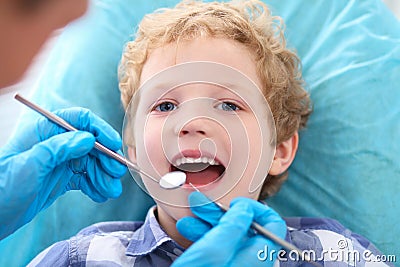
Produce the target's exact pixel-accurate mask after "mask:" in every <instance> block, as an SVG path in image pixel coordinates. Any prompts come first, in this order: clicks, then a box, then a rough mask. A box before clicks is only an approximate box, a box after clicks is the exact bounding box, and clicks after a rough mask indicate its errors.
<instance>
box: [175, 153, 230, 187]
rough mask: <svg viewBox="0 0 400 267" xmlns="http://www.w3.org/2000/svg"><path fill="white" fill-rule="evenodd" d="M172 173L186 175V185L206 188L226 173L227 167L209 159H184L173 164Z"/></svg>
mask: <svg viewBox="0 0 400 267" xmlns="http://www.w3.org/2000/svg"><path fill="white" fill-rule="evenodd" d="M170 171H181V172H184V173H185V174H186V184H189V183H191V184H192V185H194V186H204V185H207V184H210V183H213V182H215V181H217V180H218V179H219V178H220V177H221V176H222V175H223V174H224V172H225V167H224V166H223V165H222V164H221V163H220V162H219V161H217V160H215V159H211V158H208V157H198V158H191V157H182V158H178V159H177V160H175V162H174V164H171V167H170Z"/></svg>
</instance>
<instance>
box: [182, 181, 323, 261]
mask: <svg viewBox="0 0 400 267" xmlns="http://www.w3.org/2000/svg"><path fill="white" fill-rule="evenodd" d="M189 185H190V186H191V187H193V188H194V189H195V190H196V191H197V192H200V190H199V189H197V187H195V186H194V185H193V184H192V183H189ZM200 193H201V192H200ZM206 197H207V196H206ZM207 198H208V197H207ZM210 201H211V202H213V203H215V204H216V205H217V206H218V207H219V208H220V209H221V210H222V211H224V212H227V211H228V210H229V208H228V207H226V206H225V205H224V204H222V203H220V202H218V201H212V200H211V199H210ZM251 228H252V229H254V230H255V231H256V232H257V233H258V234H260V235H262V236H264V237H266V238H268V239H270V240H272V241H273V242H275V243H276V244H278V245H281V246H282V247H283V248H285V249H287V250H288V251H295V252H296V254H297V255H298V256H299V257H300V258H301V259H302V260H303V261H306V262H308V263H310V264H312V265H314V266H316V267H322V265H321V264H319V263H317V262H315V261H313V260H312V259H311V258H310V257H309V255H308V254H306V253H304V252H303V251H302V250H301V249H299V248H297V247H296V246H294V245H292V244H290V243H289V242H287V241H286V240H284V239H282V238H280V237H278V236H277V235H275V234H274V233H272V232H270V231H268V230H267V229H265V228H264V227H262V226H261V225H260V224H258V223H256V222H254V221H253V222H252V223H251Z"/></svg>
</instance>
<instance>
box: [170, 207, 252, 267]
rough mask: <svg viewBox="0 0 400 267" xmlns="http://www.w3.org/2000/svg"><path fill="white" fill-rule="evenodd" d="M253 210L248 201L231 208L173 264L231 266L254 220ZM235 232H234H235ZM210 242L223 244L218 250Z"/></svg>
mask: <svg viewBox="0 0 400 267" xmlns="http://www.w3.org/2000/svg"><path fill="white" fill-rule="evenodd" d="M253 215H254V214H253V212H252V210H251V208H249V206H248V204H247V203H238V204H237V205H235V206H233V207H232V208H231V209H229V210H228V211H227V212H226V213H225V214H224V215H223V216H222V218H221V220H220V221H219V223H218V224H217V225H216V226H214V227H213V228H212V229H211V230H210V231H208V232H207V233H206V234H205V235H204V236H203V237H202V238H200V239H199V240H198V241H197V242H195V243H194V244H193V245H191V246H190V248H189V249H188V250H186V251H185V253H183V254H182V255H181V256H180V257H179V258H178V259H177V260H176V261H175V262H174V265H173V266H196V264H197V263H198V262H201V263H202V264H203V266H229V265H228V264H229V262H230V261H231V259H232V258H234V256H235V255H236V254H237V252H238V251H239V250H240V247H241V244H242V242H243V239H244V238H245V237H247V231H248V230H249V228H250V225H251V222H252V221H253ZM233 233H234V234H233ZM210 244H223V246H220V247H219V249H218V250H216V249H213V248H211V249H210Z"/></svg>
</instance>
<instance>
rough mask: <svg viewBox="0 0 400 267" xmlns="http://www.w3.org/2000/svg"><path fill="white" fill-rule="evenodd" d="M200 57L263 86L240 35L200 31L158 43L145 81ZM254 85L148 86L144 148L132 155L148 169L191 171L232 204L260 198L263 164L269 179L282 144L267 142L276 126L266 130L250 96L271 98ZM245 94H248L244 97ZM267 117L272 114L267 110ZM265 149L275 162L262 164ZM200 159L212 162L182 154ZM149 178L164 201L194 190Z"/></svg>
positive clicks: (176, 212)
mask: <svg viewBox="0 0 400 267" xmlns="http://www.w3.org/2000/svg"><path fill="white" fill-rule="evenodd" d="M194 61H210V62H215V63H220V64H224V65H226V66H229V67H232V68H234V69H236V70H238V71H240V72H242V73H243V74H245V75H246V76H247V77H248V78H250V79H251V80H252V81H253V82H254V83H255V84H256V85H257V86H258V88H261V82H260V80H259V78H258V76H257V72H256V64H255V61H254V59H253V56H252V55H251V53H250V52H249V50H248V49H247V48H246V47H244V46H243V45H241V44H239V43H236V42H234V41H230V40H227V39H214V38H199V39H195V40H192V41H188V42H183V43H180V44H179V45H178V46H177V45H176V44H169V45H165V46H163V47H160V48H157V49H155V50H153V51H152V52H151V53H150V55H149V57H148V59H147V61H146V63H145V64H144V66H143V71H142V74H141V78H140V81H141V85H143V83H144V82H145V81H146V80H148V79H149V78H151V77H152V76H153V75H155V74H157V73H159V72H160V71H163V70H165V69H166V68H169V67H172V66H175V65H177V64H182V63H187V62H194ZM228 80H230V79H228ZM232 80H234V78H232ZM166 87H168V86H166ZM253 88H255V89H251V90H253V91H246V90H248V89H249V88H246V89H244V91H243V90H242V91H241V89H235V90H231V89H229V88H227V87H223V86H217V85H214V84H207V83H193V84H185V85H182V86H178V87H176V88H174V89H170V90H165V91H163V93H162V94H160V93H158V92H160V90H158V89H154V90H150V89H149V90H147V89H145V88H143V90H141V91H140V100H139V101H138V102H139V103H138V112H137V114H136V119H135V126H134V131H135V140H136V148H135V150H134V151H133V150H131V151H130V152H129V154H130V155H131V156H130V158H131V159H132V158H133V159H134V160H136V162H137V164H138V166H139V167H140V168H142V169H144V170H145V171H146V172H148V173H151V174H154V176H158V177H159V176H160V175H161V176H162V175H164V174H166V173H168V172H170V171H173V170H179V169H181V170H185V171H187V172H186V174H187V184H188V183H189V182H190V183H192V184H193V185H195V186H196V187H197V188H199V189H200V191H202V192H203V193H205V194H206V195H208V196H209V197H211V198H212V199H218V201H220V202H222V203H224V204H226V205H229V203H230V201H231V200H232V199H233V198H235V197H237V196H244V197H249V198H253V199H257V198H258V196H259V193H260V190H261V187H260V186H256V187H254V186H253V188H252V189H251V190H250V185H251V183H252V182H254V181H253V177H254V176H255V173H257V172H258V171H259V169H260V168H261V173H262V174H261V176H260V174H258V176H260V177H263V178H265V177H266V175H267V173H268V168H269V165H270V163H271V161H272V158H273V154H274V152H275V150H274V148H273V147H272V146H271V147H267V148H266V147H265V146H264V147H263V144H264V143H265V139H263V138H267V139H268V140H271V136H272V135H274V134H275V133H274V132H273V133H269V134H270V135H269V136H268V137H265V136H264V137H262V136H261V135H262V134H260V123H259V122H260V118H258V117H257V116H256V115H255V113H256V112H257V111H255V110H254V109H252V108H251V107H250V106H249V105H248V103H247V102H246V99H248V98H249V95H252V94H254V95H259V96H261V97H260V98H263V97H262V95H261V93H260V92H259V91H258V89H257V87H255V86H254V87H253ZM157 90H158V91H157ZM254 90H255V91H257V92H255V91H254ZM257 93H258V94H257ZM243 94H246V96H244V97H243ZM257 101H258V100H257ZM257 101H256V102H257ZM263 101H265V100H264V99H263ZM250 102H251V100H250ZM260 103H261V104H259V105H258V106H265V103H266V102H262V101H261V102H260ZM143 107H147V108H143ZM143 110H148V111H147V113H146V112H142V111H143ZM268 111H269V109H268ZM260 113H262V112H260ZM179 114H180V115H179ZM262 117H263V119H264V120H266V116H262ZM271 120H272V117H271ZM272 121H273V120H272ZM273 130H274V129H273ZM265 151H267V156H266V158H268V159H270V162H269V163H268V162H263V163H262V164H260V162H259V160H258V159H259V158H260V156H261V154H263V155H264V154H265ZM132 155H133V156H132ZM263 157H264V156H263ZM193 159H194V160H198V161H200V159H201V161H202V162H206V163H205V164H204V165H202V164H201V163H200V164H190V163H189V164H182V160H183V161H184V163H185V162H190V161H193ZM264 159H265V157H264ZM266 161H269V160H266ZM193 166H195V167H193ZM192 167H193V168H198V169H197V170H198V172H197V171H194V172H193V169H190V168H192ZM221 177H222V178H221ZM143 181H144V183H145V185H146V187H147V189H148V191H149V192H150V194H151V195H152V196H153V197H154V198H155V199H156V201H157V199H165V198H163V197H161V198H158V196H159V195H160V194H167V195H168V197H169V198H170V199H172V198H178V199H179V198H186V196H187V195H184V194H183V195H180V194H179V192H182V191H181V189H179V190H177V191H174V190H171V191H168V190H164V189H161V188H160V187H159V185H158V184H156V183H154V182H151V181H150V182H149V181H148V180H147V179H146V178H143ZM261 182H262V181H261ZM187 184H186V185H184V186H183V187H182V188H183V189H182V190H183V191H186V192H188V193H190V192H191V191H193V188H191V187H190V186H188V185H187ZM258 184H259V185H261V183H258ZM221 190H222V191H221ZM185 201H186V200H185ZM157 202H158V205H159V207H161V208H162V209H163V210H164V211H165V212H167V213H168V214H169V215H170V216H171V217H173V218H174V219H179V218H181V217H183V216H187V215H190V210H189V209H188V208H177V207H172V206H170V205H168V204H166V203H160V202H159V201H157ZM172 202H173V203H176V202H174V201H172Z"/></svg>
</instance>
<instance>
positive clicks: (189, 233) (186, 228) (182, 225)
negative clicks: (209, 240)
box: [176, 217, 212, 242]
mask: <svg viewBox="0 0 400 267" xmlns="http://www.w3.org/2000/svg"><path fill="white" fill-rule="evenodd" d="M211 227H212V226H211V225H210V224H209V223H207V222H205V221H203V220H200V219H197V218H193V217H183V218H182V219H180V220H178V221H177V223H176V228H177V229H178V231H179V233H180V234H181V235H183V236H184V237H185V238H186V239H189V240H190V241H193V242H194V241H197V240H198V239H200V238H201V237H202V236H203V235H204V234H205V233H207V232H208V231H210V229H211Z"/></svg>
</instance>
